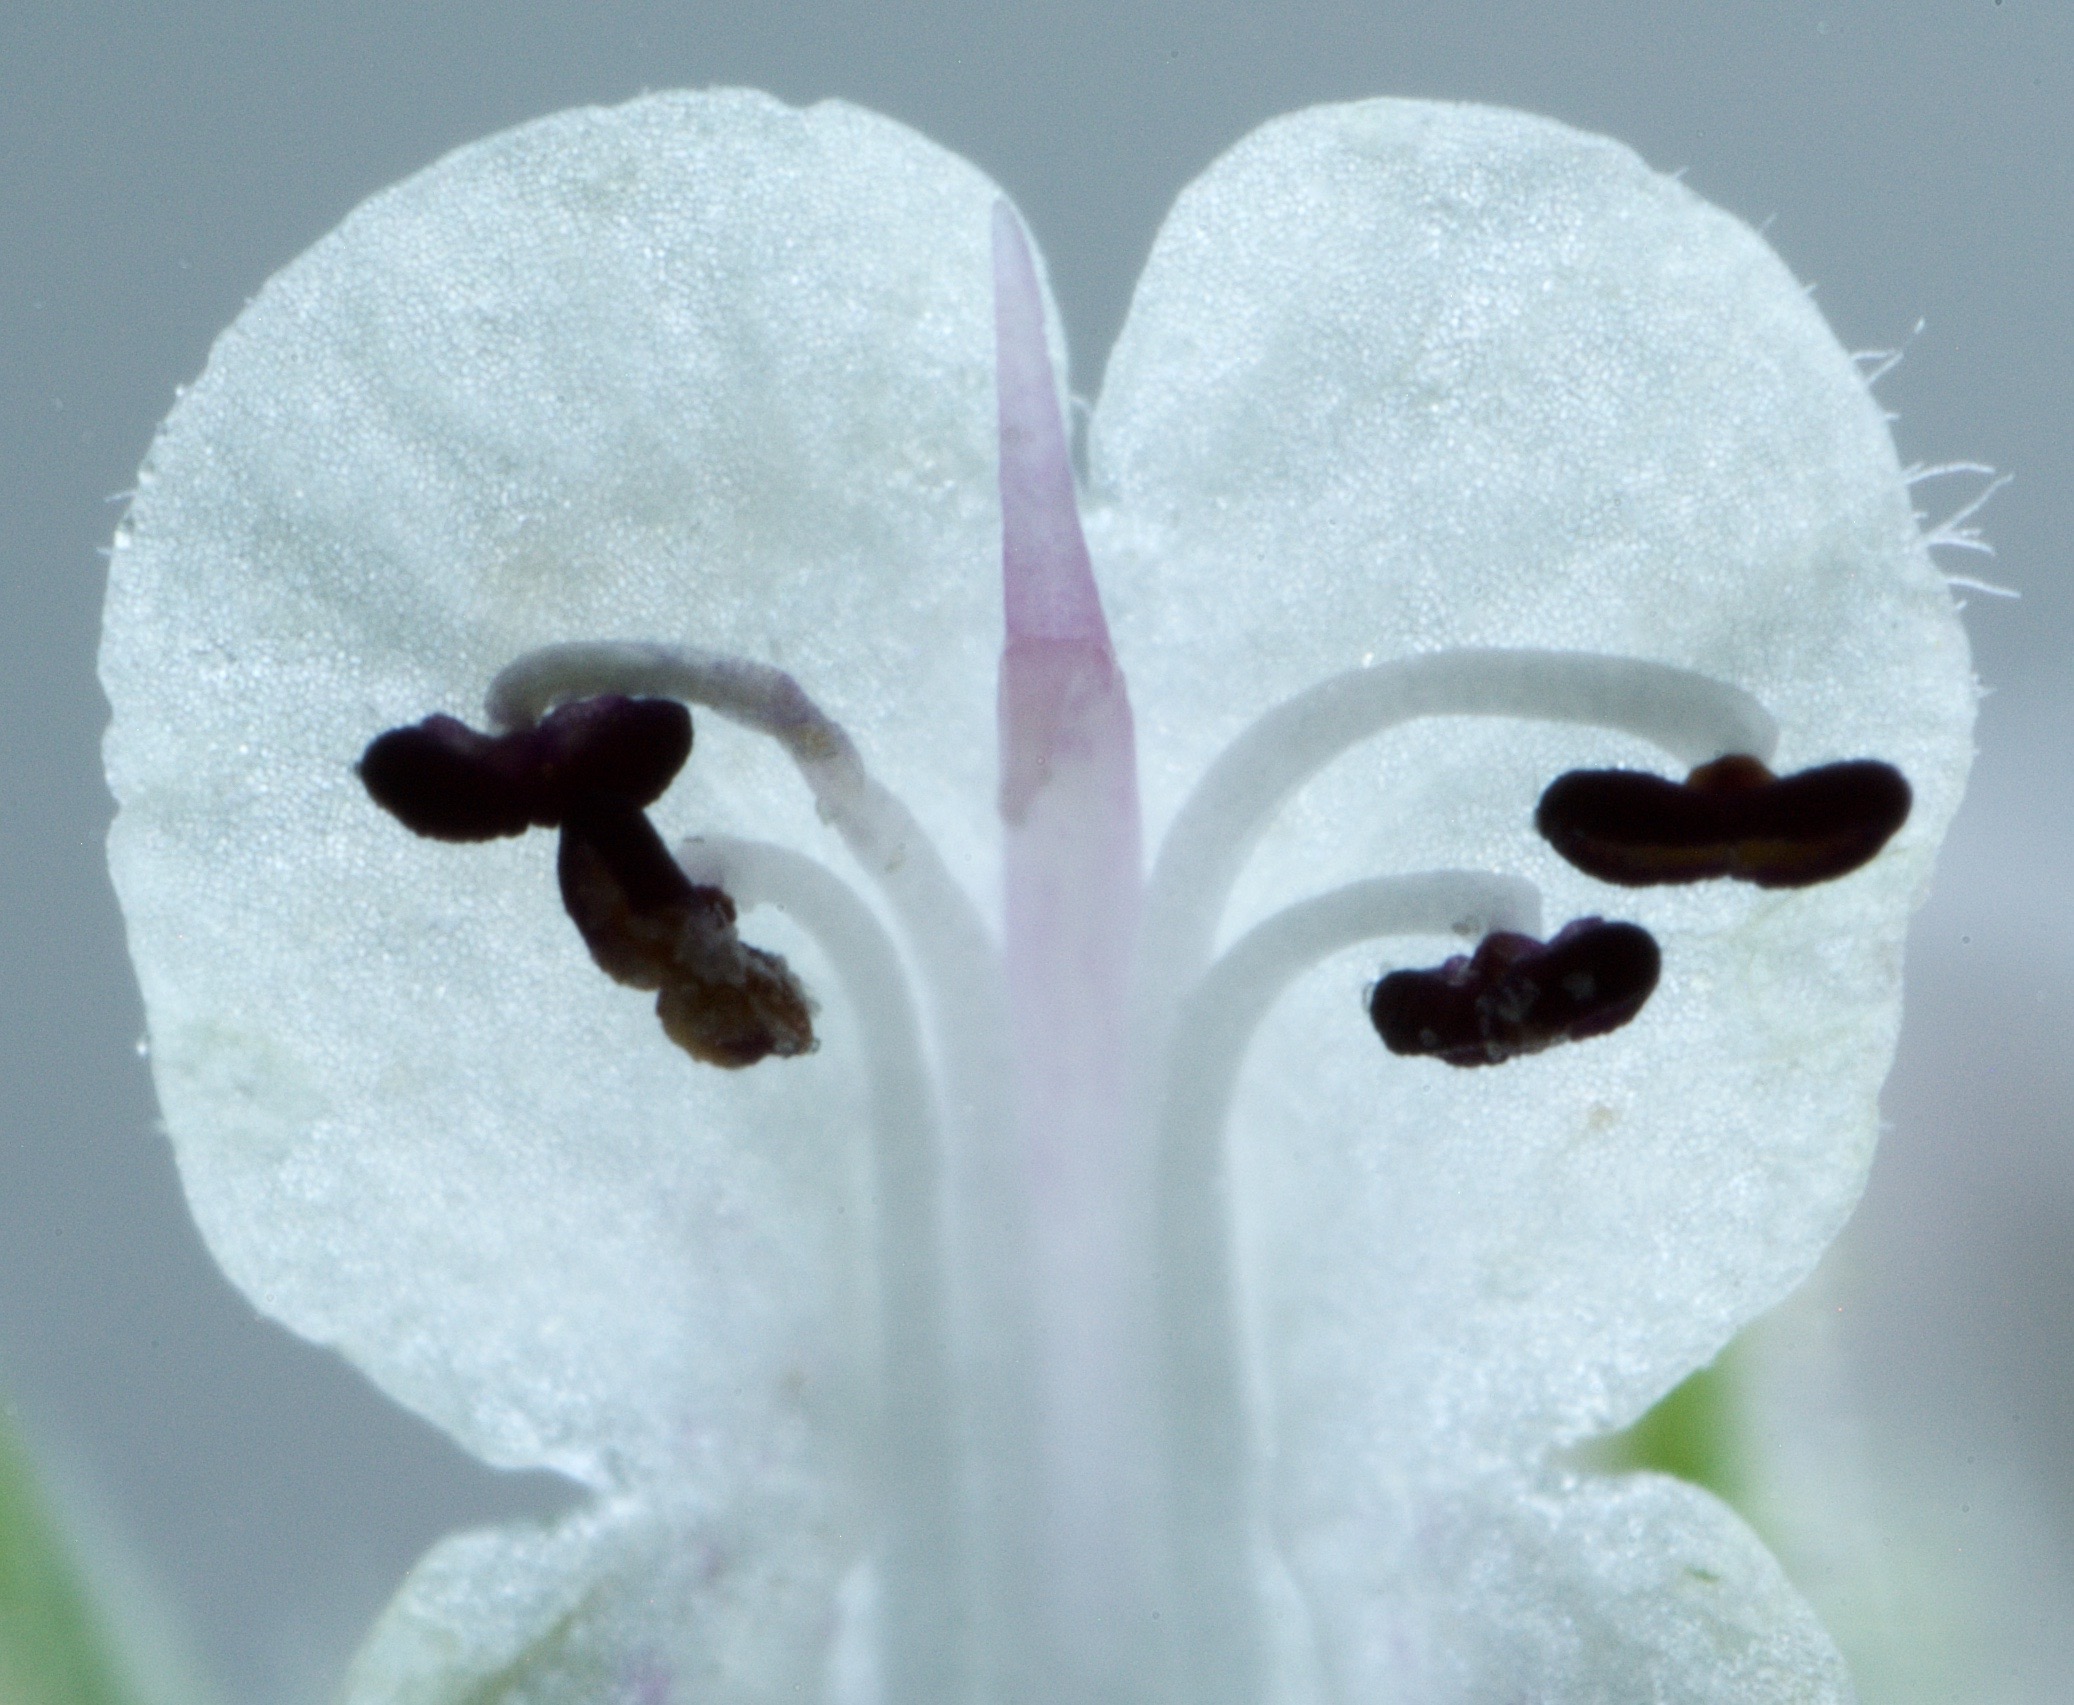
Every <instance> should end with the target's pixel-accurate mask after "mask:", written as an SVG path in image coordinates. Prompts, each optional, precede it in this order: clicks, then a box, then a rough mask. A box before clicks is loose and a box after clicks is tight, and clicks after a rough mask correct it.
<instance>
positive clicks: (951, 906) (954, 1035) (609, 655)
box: [488, 640, 1009, 1144]
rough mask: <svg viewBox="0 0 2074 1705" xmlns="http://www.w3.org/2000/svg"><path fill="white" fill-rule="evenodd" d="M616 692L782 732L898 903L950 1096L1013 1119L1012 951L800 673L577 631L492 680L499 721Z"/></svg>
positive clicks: (988, 1122)
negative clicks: (1008, 975)
mask: <svg viewBox="0 0 2074 1705" xmlns="http://www.w3.org/2000/svg"><path fill="white" fill-rule="evenodd" d="M603 692H611V693H629V694H649V693H654V694H666V695H668V696H669V697H671V698H677V699H683V700H685V701H687V702H689V703H691V704H697V705H704V706H705V707H706V708H707V709H709V710H712V711H715V712H717V713H718V714H719V715H721V716H723V717H725V718H727V720H728V721H730V722H734V723H738V724H740V725H741V726H742V727H745V728H749V729H753V730H755V731H756V732H757V733H759V734H766V735H768V736H770V737H771V738H772V739H773V740H776V741H777V742H778V744H779V745H781V746H782V747H783V748H784V749H785V752H786V755H787V756H788V757H790V758H791V759H792V761H793V763H794V764H795V765H797V766H798V768H799V772H800V775H801V777H802V778H803V779H804V780H805V782H806V784H807V786H808V788H809V789H811V790H812V792H813V796H814V803H815V807H816V809H817V810H819V812H820V814H821V817H822V819H823V821H825V822H827V823H829V824H830V825H831V826H833V827H834V829H835V830H836V832H837V833H838V834H839V835H841V836H842V839H843V844H844V845H845V846H847V847H848V848H849V849H850V852H851V853H852V854H853V855H854V856H855V857H856V859H857V861H858V863H859V864H861V865H862V866H863V867H864V870H865V872H866V873H867V874H868V875H869V876H870V877H871V878H872V880H873V881H874V882H875V883H876V884H877V885H878V888H879V891H880V893H882V894H884V895H885V897H886V900H887V903H888V904H889V905H890V906H891V907H892V908H893V913H894V916H895V917H896V918H897V919H898V921H899V924H900V928H901V933H902V934H903V936H904V937H905V938H906V940H907V943H908V946H909V947H910V948H911V949H912V950H913V952H914V955H915V959H916V962H917V965H918V968H919V969H920V971H921V973H922V979H923V983H924V985H925V987H926V988H927V989H928V992H929V1005H930V1017H931V1021H932V1025H933V1028H934V1032H935V1043H936V1052H937V1057H938V1059H939V1061H940V1063H941V1066H942V1069H943V1071H944V1073H945V1076H946V1079H947V1080H948V1081H947V1085H946V1090H947V1094H946V1105H947V1108H948V1109H949V1110H950V1111H951V1113H952V1115H953V1116H954V1117H955V1118H957V1120H958V1122H959V1124H960V1127H961V1130H962V1131H963V1132H964V1133H966V1134H967V1135H968V1136H970V1137H971V1138H972V1139H973V1141H974V1143H975V1144H977V1143H979V1142H981V1141H983V1140H984V1139H983V1133H985V1132H987V1131H990V1130H993V1129H995V1128H996V1127H998V1126H999V1124H1000V1123H1001V1122H1002V1119H1003V1117H1004V1114H1003V1112H1002V1095H1003V1085H1004V1084H1005V1083H1006V1081H1007V1078H1008V1075H1009V1072H1008V1061H1007V1048H1006V1041H1005V1038H1006V1035H1007V1018H1006V1014H1005V1010H1004V1004H1003V999H1002V978H1001V960H1000V955H999V953H998V951H997V950H996V948H995V946H994V944H993V942H992V940H991V939H990V938H989V936H988V934H987V929H986V926H985V925H984V924H983V923H982V922H981V921H980V917H979V913H978V911H977V910H976V909H975V907H974V906H973V904H972V901H971V899H970V897H969V896H968V895H967V894H966V893H965V891H964V890H963V889H962V888H960V887H959V886H958V883H957V879H956V878H954V877H953V876H952V875H951V873H950V871H949V869H948V868H947V867H946V866H945V864H944V862H943V856H942V854H941V853H939V852H938V851H937V850H936V846H935V843H934V842H932V841H931V840H930V839H929V837H928V835H927V833H925V832H924V830H923V828H922V826H921V824H919V823H918V822H916V821H915V818H914V814H913V813H912V812H911V811H909V810H908V808H907V807H906V806H905V805H903V804H902V803H901V802H900V801H899V800H898V799H897V798H895V797H894V795H893V794H892V793H890V792H888V791H887V790H886V788H885V787H883V786H882V785H881V784H880V783H879V782H878V780H877V779H876V778H875V777H873V776H872V774H871V773H870V771H869V770H867V769H866V768H865V765H864V760H863V758H862V757H861V756H860V754H859V753H858V751H857V747H856V745H855V743H854V742H853V741H852V740H851V739H850V737H849V735H848V734H847V733H845V732H844V731H843V728H842V726H841V725H840V724H839V723H837V722H836V720H835V719H834V718H833V717H831V716H829V715H828V713H827V712H826V711H824V710H822V709H821V707H820V706H819V705H817V704H816V703H815V702H814V701H813V700H812V699H811V698H809V697H808V696H807V694H806V693H805V691H804V690H803V689H802V688H801V687H800V685H799V683H798V682H797V681H795V680H794V679H793V678H792V677H791V676H790V675H788V674H786V673H785V672H784V671H783V670H781V669H773V668H771V667H769V666H768V665H767V664H762V663H754V662H751V661H749V660H748V659H746V658H740V657H729V656H726V655H723V654H721V653H718V652H712V651H703V650H700V649H699V648H697V647H695V646H671V645H656V644H644V643H637V642H632V641H623V640H596V641H576V642H571V643H569V644H564V645H550V646H544V647H542V648H541V649H540V650H538V651H531V652H528V653H527V654H526V655H525V656H523V657H521V658H519V659H518V660H517V661H516V662H514V663H512V664H511V665H510V666H509V667H507V668H505V669H504V670H502V671H501V672H500V673H499V674H498V676H497V678H496V680H494V681H493V682H491V683H490V692H489V701H488V710H489V715H490V720H491V721H492V722H494V723H496V724H497V725H498V726H500V727H504V728H527V727H530V726H531V725H532V724H533V722H534V720H535V719H536V718H538V717H540V716H541V714H542V713H543V712H544V711H546V710H547V709H548V707H550V706H551V705H553V704H555V703H557V702H558V701H560V700H565V699H571V698H579V697H585V696H588V695H591V694H596V693H603Z"/></svg>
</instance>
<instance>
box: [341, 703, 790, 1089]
mask: <svg viewBox="0 0 2074 1705" xmlns="http://www.w3.org/2000/svg"><path fill="white" fill-rule="evenodd" d="M690 755H691V713H690V712H689V711H687V710H686V709H685V708H684V707H683V706H682V705H681V704H678V703H677V702H676V701H675V700H674V699H630V698H623V697H620V696H619V695H617V694H603V695H600V696H599V697H597V698H590V699H581V700H578V701H576V702H574V703H572V704H566V705H562V706H559V707H558V708H557V709H555V710H553V711H550V712H549V713H548V714H547V715H546V716H544V717H542V718H541V720H540V722H539V723H538V724H537V725H536V726H534V727H532V728H525V729H520V730H518V731H517V732H516V733H512V734H482V733H478V732H477V731H476V730H475V729H473V728H470V727H469V726H468V725H467V724H466V723H463V722H457V721H456V720H455V719H454V718H453V717H451V716H428V717H427V718H425V720H424V721H423V722H419V723H413V724H412V725H411V726H410V727H408V728H392V729H390V730H389V732H388V733H386V734H383V735H381V736H379V737H378V738H377V739H376V740H375V741H374V742H373V743H372V744H371V745H369V747H368V748H367V751H366V752H365V753H364V754H363V755H362V757H361V759H360V779H361V781H362V782H363V783H365V784H366V787H367V791H368V792H369V793H370V794H371V795H373V797H374V800H375V803H376V804H378V805H380V806H381V807H382V808H383V809H384V810H386V811H388V812H389V813H391V814H392V815H393V816H395V817H397V818H398V819H400V820H401V821H402V823H403V825H404V826H405V827H406V828H408V829H411V830H414V831H415V832H416V833H418V834H420V835H425V836H429V837H430V838H432V839H434V840H441V841H488V840H495V839H497V838H498V837H500V836H504V835H518V834H523V833H524V832H525V831H526V830H527V829H530V828H542V829H560V830H561V832H562V847H561V856H560V859H559V861H558V870H559V874H560V878H561V886H562V904H563V906H564V907H565V908H566V909H567V911H568V913H569V917H570V920H571V921H572V922H573V923H574V924H575V925H576V928H577V930H578V932H579V933H580V934H581V935H582V936H583V940H584V945H585V946H587V947H588V948H589V949H590V953H591V958H592V959H594V960H596V961H597V963H598V966H599V968H600V969H601V970H603V971H604V972H605V973H606V974H607V975H608V976H610V977H612V978H613V979H614V980H615V981H617V982H621V983H625V984H627V985H628V986H630V987H632V988H637V989H653V990H654V991H655V994H656V1000H655V1009H656V1016H657V1017H659V1018H660V1019H661V1020H662V1026H663V1030H664V1033H665V1034H667V1035H668V1036H669V1038H670V1040H671V1041H673V1042H675V1043H676V1044H677V1045H678V1046H679V1047H680V1048H682V1049H684V1051H685V1052H686V1053H688V1054H690V1055H691V1056H692V1058H693V1059H696V1060H702V1061H704V1062H705V1063H706V1064H707V1065H714V1066H727V1067H731V1068H738V1067H742V1066H751V1065H754V1064H755V1063H756V1062H757V1061H758V1060H763V1059H768V1058H770V1057H771V1056H773V1055H776V1056H779V1057H781V1058H783V1057H788V1056H791V1055H794V1054H805V1053H811V1052H812V1051H813V1048H814V1022H813V1013H814V1003H813V1002H812V1000H810V999H809V998H808V996H807V993H806V991H805V990H804V989H803V988H802V987H801V986H800V983H799V979H798V978H796V977H795V976H793V974H792V972H791V970H790V968H789V967H788V966H787V965H786V963H785V961H784V960H783V959H781V958H779V957H778V956H777V955H776V954H775V953H766V952H764V951H763V950H762V949H761V948H756V947H749V946H746V945H744V943H743V942H742V941H741V939H740V938H739V937H738V936H737V935H736V934H735V906H734V902H733V901H732V900H730V899H729V898H728V897H727V895H726V894H725V893H724V892H722V891H721V890H720V889H718V888H705V887H700V886H697V885H696V884H694V883H693V882H692V881H691V880H690V878H688V877H687V876H686V875H685V874H684V872H683V871H681V870H680V869H678V868H677V863H676V861H675V860H674V859H672V858H671V857H670V854H669V849H668V848H666V847H665V846H664V845H663V843H662V837H661V836H660V835H658V834H657V833H656V832H655V826H654V825H653V824H652V823H650V822H649V821H648V817H647V814H646V808H647V807H648V806H650V805H652V804H654V803H655V801H656V800H657V799H659V798H661V797H662V792H663V789H664V788H666V787H668V786H669V785H670V782H671V779H672V778H673V777H675V775H676V774H677V772H678V771H679V770H680V769H682V768H683V767H684V760H685V759H686V758H687V757H689V756H690Z"/></svg>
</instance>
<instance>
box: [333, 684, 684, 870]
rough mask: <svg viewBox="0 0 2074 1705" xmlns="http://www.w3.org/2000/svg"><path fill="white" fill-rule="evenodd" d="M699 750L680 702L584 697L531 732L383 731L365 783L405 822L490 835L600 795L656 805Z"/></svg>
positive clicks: (458, 727)
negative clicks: (695, 748) (693, 750)
mask: <svg viewBox="0 0 2074 1705" xmlns="http://www.w3.org/2000/svg"><path fill="white" fill-rule="evenodd" d="M690 755H691V713H690V712H689V711H687V710H686V709H685V708H684V707H683V706H682V705H681V704H678V703H677V702H676V701H675V700H674V699H630V698H622V697H620V696H618V695H616V694H606V695H603V696H600V697H598V698H591V699H579V700H577V701H576V702H575V703H573V704H565V705H561V706H559V707H557V708H556V709H554V710H552V711H550V712H549V713H548V714H547V715H546V716H545V717H543V718H541V720H540V722H539V723H538V724H537V725H536V726H534V727H532V728H524V729H520V730H518V731H517V732H516V733H512V734H480V733H478V732H477V731H476V730H474V729H472V728H470V727H469V726H468V725H467V724H466V723H463V722H458V721H456V720H455V719H454V718H453V717H451V716H428V717H427V718H425V720H424V721H423V722H419V723H414V724H412V725H411V726H410V727H408V728H392V729H390V730H389V731H388V733H386V734H382V735H379V736H377V737H376V739H375V740H374V741H373V742H372V743H371V744H370V745H369V746H368V748H367V750H366V752H365V753H363V754H362V756H361V759H360V779H361V781H362V783H364V784H365V786H366V788H367V791H368V792H369V793H370V794H371V795H372V796H373V797H374V801H375V803H376V804H377V805H379V806H381V807H382V808H383V809H384V810H385V811H388V812H389V813H390V814H391V815H392V816H394V817H396V818H397V819H398V820H399V821H401V822H402V823H403V825H404V827H405V828H407V829H411V830H413V831H414V832H416V833H417V834H420V835H425V836H428V837H429V838H431V839H433V840H439V841H490V840H496V839H498V838H499V837H501V836H505V835H518V834H523V833H524V832H525V831H526V830H527V829H529V828H541V829H552V828H559V827H560V826H561V825H562V823H563V822H564V821H566V820H567V818H568V817H569V815H570V814H571V812H572V811H577V810H580V809H583V808H584V807H586V806H587V805H589V804H591V803H595V802H599V801H611V802H613V803H616V804H621V805H629V806H632V807H634V808H635V809H637V810H638V809H640V808H641V807H643V806H647V805H652V804H653V803H654V802H655V801H656V800H657V799H659V798H660V797H661V796H662V791H663V789H664V788H666V787H668V786H669V785H670V782H671V779H672V778H673V777H674V776H675V775H676V774H677V772H678V771H679V770H680V769H682V768H683V767H684V760H685V759H686V758H687V757H689V756H690Z"/></svg>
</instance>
